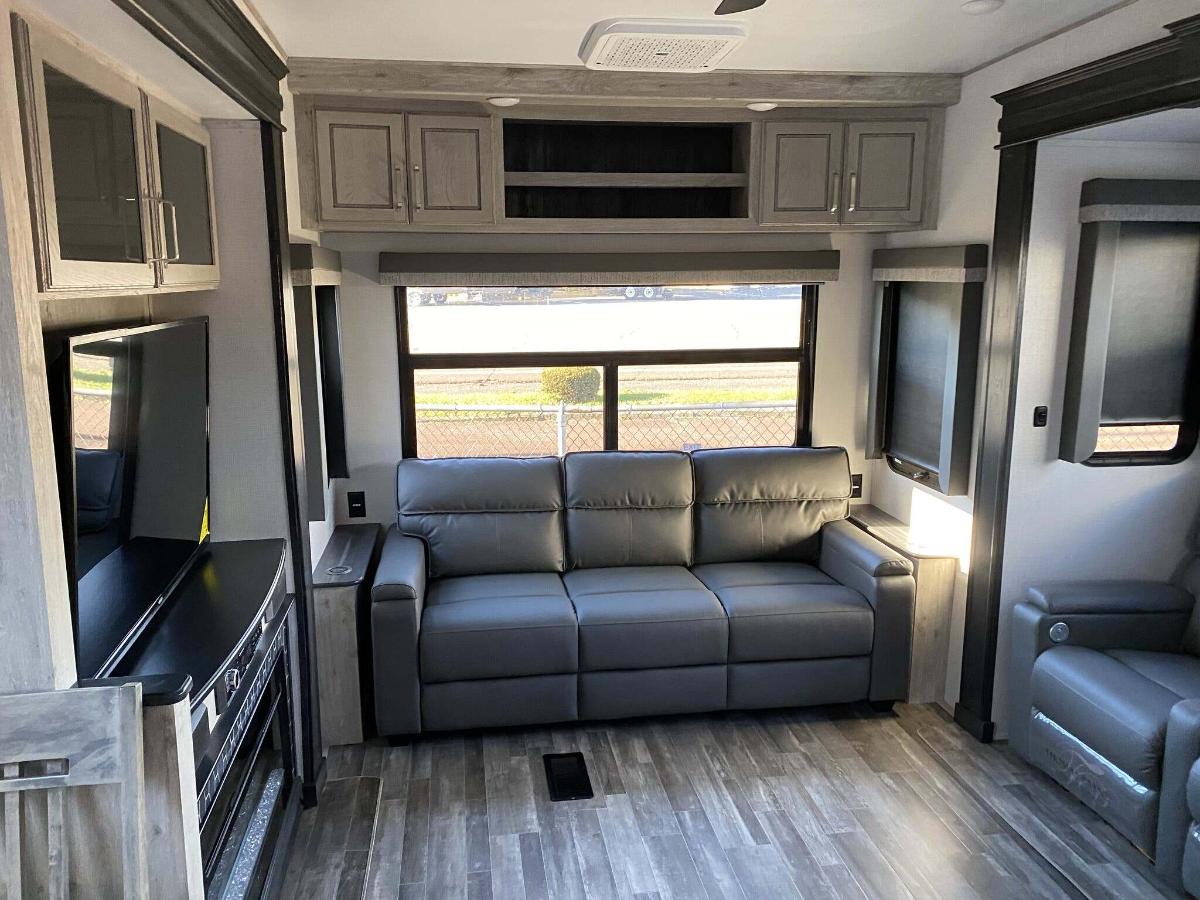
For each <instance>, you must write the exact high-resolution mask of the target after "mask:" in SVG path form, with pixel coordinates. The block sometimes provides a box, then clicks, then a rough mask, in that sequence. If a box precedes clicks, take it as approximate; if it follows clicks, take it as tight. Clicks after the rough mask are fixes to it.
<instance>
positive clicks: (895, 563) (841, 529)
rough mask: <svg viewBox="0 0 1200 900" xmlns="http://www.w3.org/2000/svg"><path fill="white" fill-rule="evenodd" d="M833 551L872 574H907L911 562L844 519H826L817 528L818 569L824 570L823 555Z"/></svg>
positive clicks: (910, 571) (877, 575)
mask: <svg viewBox="0 0 1200 900" xmlns="http://www.w3.org/2000/svg"><path fill="white" fill-rule="evenodd" d="M827 554H828V555H837V556H840V557H842V558H843V559H844V561H846V562H849V563H851V564H852V565H854V566H855V567H856V568H859V569H861V570H862V571H864V572H866V573H867V574H868V575H870V576H871V577H872V578H881V577H883V576H884V575H911V574H912V572H913V565H912V562H911V561H910V560H908V559H906V558H905V557H903V556H901V555H900V554H899V553H897V552H896V551H895V550H893V549H892V548H891V547H889V546H888V545H887V544H885V543H883V542H882V541H880V540H879V539H877V538H874V537H872V536H871V535H869V534H867V532H865V531H863V530H862V529H861V528H858V527H856V526H854V525H851V524H850V523H849V522H847V521H846V520H844V519H843V520H841V521H838V522H830V523H829V524H827V525H826V526H825V527H824V528H822V529H821V569H822V570H823V571H825V572H828V571H829V569H828V568H827V567H826V555H827Z"/></svg>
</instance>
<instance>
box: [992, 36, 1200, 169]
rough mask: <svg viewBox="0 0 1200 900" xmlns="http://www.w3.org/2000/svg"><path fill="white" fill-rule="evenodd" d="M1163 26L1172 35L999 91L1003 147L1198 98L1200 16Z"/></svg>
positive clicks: (1186, 102)
mask: <svg viewBox="0 0 1200 900" xmlns="http://www.w3.org/2000/svg"><path fill="white" fill-rule="evenodd" d="M1165 27H1166V29H1167V31H1169V32H1170V36H1169V37H1165V38H1162V39H1160V40H1157V41H1152V42H1151V43H1149V44H1142V45H1141V46H1139V47H1134V48H1132V49H1130V50H1125V51H1122V52H1121V53H1116V54H1113V55H1112V56H1106V57H1104V58H1103V59H1098V60H1095V61H1094V62H1090V63H1085V64H1084V65H1082V66H1076V67H1075V68H1073V69H1067V70H1066V71H1065V72H1059V73H1058V74H1056V75H1051V76H1049V77H1048V78H1042V79H1040V80H1038V81H1034V82H1031V83H1030V84H1026V85H1022V86H1021V87H1018V88H1014V89H1013V90H1010V91H1005V92H1003V93H1000V94H996V95H995V99H996V100H997V101H998V102H999V103H1000V104H1001V106H1003V108H1004V110H1003V113H1002V115H1001V117H1000V146H1001V147H1009V146H1012V145H1014V144H1021V143H1026V142H1028V141H1036V140H1041V139H1042V138H1048V137H1053V136H1054V135H1058V134H1066V133H1068V132H1072V131H1078V130H1080V129H1082V128H1091V127H1093V126H1096V125H1103V124H1104V123H1106V122H1116V121H1119V120H1121V119H1130V118H1133V117H1135V116H1140V115H1144V114H1146V113H1150V112H1157V111H1158V110H1162V109H1168V108H1171V107H1175V106H1182V105H1186V104H1189V103H1195V102H1196V100H1197V98H1198V97H1200V16H1192V17H1191V18H1188V19H1182V20H1180V21H1178V22H1172V23H1170V24H1169V25H1166V26H1165Z"/></svg>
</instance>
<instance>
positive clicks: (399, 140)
mask: <svg viewBox="0 0 1200 900" xmlns="http://www.w3.org/2000/svg"><path fill="white" fill-rule="evenodd" d="M316 127H317V135H316V141H317V182H318V185H319V188H320V209H319V210H318V215H319V217H320V220H321V222H322V223H323V224H336V223H338V222H357V223H368V224H377V225H396V224H404V223H407V222H408V209H407V205H408V204H407V198H406V191H405V179H404V171H405V164H404V116H403V114H401V113H360V112H329V111H325V110H318V111H317V113H316Z"/></svg>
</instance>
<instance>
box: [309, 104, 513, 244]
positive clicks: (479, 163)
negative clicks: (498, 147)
mask: <svg viewBox="0 0 1200 900" xmlns="http://www.w3.org/2000/svg"><path fill="white" fill-rule="evenodd" d="M314 122H315V126H316V135H315V138H316V159H317V187H318V201H319V202H318V210H317V211H318V216H319V219H320V224H321V225H322V226H325V227H328V226H333V227H334V228H336V226H337V225H338V224H353V225H356V226H361V225H378V226H381V227H385V228H386V227H388V226H395V225H408V224H417V225H441V224H458V225H462V224H467V225H473V224H479V225H488V224H492V223H493V222H494V221H495V198H494V194H493V184H494V179H495V175H494V173H493V171H492V170H493V168H494V166H495V161H494V157H493V154H492V138H493V135H492V129H493V123H492V120H491V119H489V118H488V117H486V116H427V115H410V114H407V113H382V112H381V113H375V112H348V111H341V110H317V111H316V114H315V116H314Z"/></svg>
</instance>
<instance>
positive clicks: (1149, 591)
mask: <svg viewBox="0 0 1200 900" xmlns="http://www.w3.org/2000/svg"><path fill="white" fill-rule="evenodd" d="M1026 599H1027V600H1028V602H1029V603H1031V604H1032V605H1033V606H1036V607H1037V608H1038V609H1040V610H1042V611H1043V612H1046V613H1049V614H1050V615H1056V616H1057V615H1065V614H1067V613H1179V612H1187V613H1190V612H1191V611H1192V604H1193V603H1195V598H1193V597H1192V595H1191V594H1189V593H1188V592H1187V591H1185V590H1184V589H1183V588H1181V587H1178V586H1176V585H1173V584H1167V583H1166V582H1162V581H1066V582H1061V583H1056V584H1044V585H1034V586H1033V587H1031V588H1029V591H1028V594H1027V598H1026Z"/></svg>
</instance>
